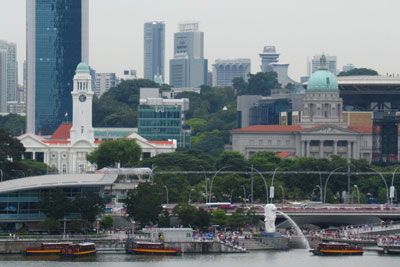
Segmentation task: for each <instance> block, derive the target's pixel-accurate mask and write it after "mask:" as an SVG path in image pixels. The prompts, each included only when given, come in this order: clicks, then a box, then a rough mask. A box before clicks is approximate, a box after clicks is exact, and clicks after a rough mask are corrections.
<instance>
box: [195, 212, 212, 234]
mask: <svg viewBox="0 0 400 267" xmlns="http://www.w3.org/2000/svg"><path fill="white" fill-rule="evenodd" d="M210 221H211V214H210V213H209V212H208V211H206V210H205V209H203V208H199V210H198V211H197V214H196V219H195V223H194V225H196V226H197V227H198V228H199V229H200V230H202V231H206V230H207V229H208V227H209V226H210Z"/></svg>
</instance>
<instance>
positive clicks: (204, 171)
mask: <svg viewBox="0 0 400 267" xmlns="http://www.w3.org/2000/svg"><path fill="white" fill-rule="evenodd" d="M199 166H200V167H201V168H202V169H203V174H204V183H205V189H206V190H205V191H206V192H205V193H206V203H207V199H208V188H207V183H208V178H207V175H206V170H205V169H204V167H203V166H201V165H199Z"/></svg>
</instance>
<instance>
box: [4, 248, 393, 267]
mask: <svg viewBox="0 0 400 267" xmlns="http://www.w3.org/2000/svg"><path fill="white" fill-rule="evenodd" d="M399 262H400V256H388V255H381V254H378V253H377V252H369V251H366V252H364V255H363V256H329V257H321V256H312V255H311V254H310V253H308V252H307V251H306V250H300V249H298V250H289V251H281V252H273V251H263V252H251V253H243V254H207V255H201V254H184V255H183V256H179V257H163V256H135V255H125V254H98V255H96V256H92V257H88V258H80V259H67V260H60V259H57V258H43V257H42V258H32V257H24V256H22V255H1V256H0V266H1V267H19V266H23V267H39V266H40V267H53V266H54V267H75V266H76V267H80V266H96V267H97V266H99V267H100V266H104V267H117V266H118V267H119V266H130V267H132V266H134V267H153V266H157V267H159V266H165V267H206V266H207V267H208V266H209V267H220V266H221V267H258V266H260V267H261V266H262V267H265V266H274V267H277V266H278V267H280V266H282V267H292V266H293V267H314V266H315V267H331V266H332V267H338V266H339V267H345V266H360V267H361V266H362V267H378V266H383V267H384V266H399Z"/></svg>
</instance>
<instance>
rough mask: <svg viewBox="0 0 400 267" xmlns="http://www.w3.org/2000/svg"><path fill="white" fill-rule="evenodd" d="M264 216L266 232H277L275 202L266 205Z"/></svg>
mask: <svg viewBox="0 0 400 267" xmlns="http://www.w3.org/2000/svg"><path fill="white" fill-rule="evenodd" d="M264 216H265V218H264V222H265V232H266V233H275V232H276V231H275V230H276V229H275V219H276V206H275V205H274V204H267V205H265V207H264Z"/></svg>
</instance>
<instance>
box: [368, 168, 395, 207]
mask: <svg viewBox="0 0 400 267" xmlns="http://www.w3.org/2000/svg"><path fill="white" fill-rule="evenodd" d="M368 169H370V170H371V171H374V172H376V173H377V174H378V175H379V176H380V177H381V178H382V180H383V183H384V184H385V187H386V201H387V203H390V202H389V190H388V186H387V183H386V180H385V178H384V177H383V175H382V173H380V172H378V171H377V170H375V169H372V168H368Z"/></svg>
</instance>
